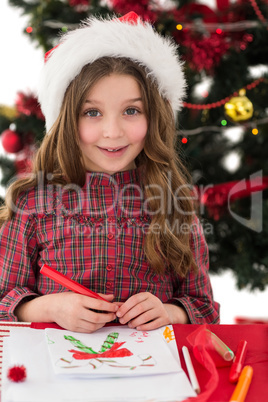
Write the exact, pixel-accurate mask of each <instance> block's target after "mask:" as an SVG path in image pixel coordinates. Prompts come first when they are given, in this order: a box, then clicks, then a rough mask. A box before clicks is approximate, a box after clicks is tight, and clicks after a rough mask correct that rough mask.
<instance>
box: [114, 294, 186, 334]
mask: <svg viewBox="0 0 268 402" xmlns="http://www.w3.org/2000/svg"><path fill="white" fill-rule="evenodd" d="M116 315H117V317H119V322H120V323H121V324H128V326H129V328H135V329H137V330H138V331H139V330H140V331H148V330H152V329H156V328H159V327H162V326H164V325H168V324H179V323H181V324H186V323H187V322H188V316H187V314H186V312H185V310H184V309H183V308H182V307H178V306H175V305H173V304H164V303H162V302H161V300H160V299H159V298H158V297H156V296H154V295H152V294H151V293H149V292H144V293H138V294H136V295H134V296H131V297H130V298H129V299H128V300H127V301H126V302H125V303H124V304H123V305H122V306H121V307H120V308H119V309H118V311H117V313H116Z"/></svg>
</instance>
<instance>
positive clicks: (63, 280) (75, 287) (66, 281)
mask: <svg viewBox="0 0 268 402" xmlns="http://www.w3.org/2000/svg"><path fill="white" fill-rule="evenodd" d="M40 272H41V274H43V275H45V276H47V277H48V278H50V279H53V281H55V282H57V283H59V284H60V285H63V286H65V287H66V288H67V289H69V290H72V291H73V292H75V293H79V294H80V295H84V296H89V297H93V298H94V299H100V300H103V301H106V302H107V300H105V299H104V298H103V297H101V296H100V295H98V293H95V292H92V290H89V289H87V288H86V287H85V286H83V285H80V283H77V282H75V281H73V280H72V279H70V278H67V276H65V275H63V274H62V273H60V272H58V271H56V269H54V268H51V267H49V266H48V265H46V264H44V265H43V266H42V268H41V269H40ZM108 303H109V302H108Z"/></svg>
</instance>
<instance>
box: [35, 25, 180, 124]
mask: <svg viewBox="0 0 268 402" xmlns="http://www.w3.org/2000/svg"><path fill="white" fill-rule="evenodd" d="M177 48H178V46H177V45H176V44H175V42H174V41H173V40H172V39H171V38H167V37H163V36H161V35H160V34H158V33H157V32H156V31H155V30H154V28H153V27H152V26H151V25H150V24H149V23H148V22H143V21H141V20H140V19H138V20H137V22H135V23H133V22H129V21H123V20H121V19H112V18H108V19H97V18H95V17H90V18H88V19H87V20H86V21H84V23H83V24H82V25H81V27H80V28H78V29H75V30H73V31H70V32H68V33H67V34H65V35H64V36H63V37H62V38H61V41H60V44H59V46H57V47H56V48H55V49H54V50H53V51H52V52H51V54H50V55H49V57H48V60H47V62H46V63H45V65H44V67H43V69H42V71H41V77H40V82H39V89H38V98H39V102H40V105H41V109H42V111H43V113H44V116H45V119H46V128H47V131H49V130H50V128H51V127H52V125H53V124H54V123H55V121H56V119H57V117H58V116H59V113H60V108H61V105H62V101H63V98H64V94H65V91H66V89H67V87H68V86H69V84H70V83H71V81H72V80H73V79H74V78H75V77H76V76H77V75H78V74H79V73H80V71H81V70H82V68H83V66H84V65H86V64H90V63H92V62H93V61H95V60H97V59H99V58H101V57H104V56H109V57H127V58H130V59H132V60H134V61H137V62H139V63H141V64H142V65H144V66H145V67H147V70H148V71H149V73H150V72H151V75H150V76H151V77H153V78H154V79H155V80H156V83H157V85H158V89H159V92H160V94H161V96H162V97H164V98H165V99H167V100H169V101H170V103H171V106H172V108H173V110H174V113H175V112H176V111H177V110H179V109H180V108H181V106H182V98H183V96H184V93H185V87H186V84H185V79H184V74H183V72H182V63H181V62H180V60H179V56H178V53H177Z"/></svg>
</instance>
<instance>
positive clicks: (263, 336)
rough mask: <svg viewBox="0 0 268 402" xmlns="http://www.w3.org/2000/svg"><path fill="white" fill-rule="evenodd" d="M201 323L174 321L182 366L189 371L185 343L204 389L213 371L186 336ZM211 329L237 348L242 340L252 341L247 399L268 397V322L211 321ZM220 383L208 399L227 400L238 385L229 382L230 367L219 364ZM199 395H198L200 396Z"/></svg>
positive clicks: (254, 400)
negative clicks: (248, 323)
mask: <svg viewBox="0 0 268 402" xmlns="http://www.w3.org/2000/svg"><path fill="white" fill-rule="evenodd" d="M198 327H199V326H198V325H193V324H189V325H179V324H177V325H174V326H173V328H174V333H175V337H176V342H177V346H178V350H179V354H180V358H181V364H182V368H183V369H184V370H185V371H186V373H187V370H186V367H185V363H184V358H183V355H182V351H181V348H182V346H184V345H185V346H187V347H188V348H189V352H190V355H191V357H192V361H193V366H194V368H195V371H196V375H197V377H198V381H199V383H200V387H201V393H202V389H204V386H205V384H206V382H207V380H208V378H209V377H208V376H209V375H210V374H209V373H208V372H207V370H206V369H205V368H204V367H203V366H202V365H201V364H200V363H199V362H198V361H197V360H196V359H195V357H194V355H193V353H192V346H191V345H190V343H189V342H188V341H187V340H186V338H187V336H188V335H189V334H190V333H192V332H193V331H195V330H196V329H197V328H198ZM208 327H209V329H210V331H211V332H213V333H214V334H216V335H217V336H218V337H219V338H220V339H221V340H222V341H223V342H224V343H225V344H226V345H227V346H229V348H230V349H232V350H233V351H234V353H235V352H236V349H237V345H238V342H239V341H240V340H241V339H245V340H246V341H247V342H248V351H247V355H246V359H245V363H244V364H245V365H250V366H252V368H253V377H252V382H251V385H250V387H249V390H248V394H247V397H246V400H245V402H266V401H268V325H266V324H260V325H209V326H208ZM217 370H218V373H219V383H218V386H217V388H216V390H215V391H214V392H213V394H212V395H211V396H210V397H209V399H207V401H208V402H227V401H229V400H230V398H231V395H232V393H233V391H234V389H235V384H231V383H230V382H229V371H230V367H221V368H218V369H217ZM197 399H198V398H197Z"/></svg>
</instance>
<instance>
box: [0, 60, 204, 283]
mask: <svg viewBox="0 0 268 402" xmlns="http://www.w3.org/2000/svg"><path fill="white" fill-rule="evenodd" d="M112 73H115V74H126V75H128V74H129V75H131V76H132V77H134V78H135V79H136V81H137V82H138V84H139V86H140V89H141V94H142V99H143V103H144V109H145V114H146V117H147V121H148V133H147V136H146V139H145V145H144V149H143V151H142V152H141V154H140V155H139V156H138V158H137V161H136V164H137V166H139V165H142V166H143V169H144V171H145V172H146V175H142V178H141V179H142V183H141V184H142V185H143V187H144V191H145V196H146V199H147V200H148V205H149V210H150V211H151V223H150V227H149V230H148V232H147V234H146V236H145V245H144V247H145V254H146V257H147V259H148V262H149V263H150V264H151V266H152V267H153V269H154V270H155V271H156V272H158V273H162V274H163V273H164V270H165V267H166V266H167V265H168V266H171V267H172V268H173V269H174V270H175V271H176V272H177V273H178V274H179V275H180V276H181V277H184V276H185V275H186V274H187V273H188V271H189V270H190V269H194V270H196V269H197V267H196V263H195V261H194V259H193V255H192V252H191V245H190V238H191V230H190V228H191V225H192V222H193V215H194V206H193V203H192V198H191V191H190V186H189V183H190V177H189V174H188V172H187V170H186V169H185V167H184V165H183V163H182V162H181V160H180V158H178V156H177V152H176V149H175V142H176V130H175V120H174V115H173V111H172V108H171V106H170V104H169V102H168V101H167V100H166V99H163V98H162V97H161V96H160V94H159V91H158V89H157V86H156V84H155V83H154V81H153V78H151V76H150V77H149V76H148V71H146V69H145V68H144V67H143V66H140V65H138V64H137V63H135V62H133V61H131V60H129V59H126V58H111V57H103V58H101V59H98V60H96V61H95V62H94V63H92V64H90V65H86V66H84V67H83V69H82V70H81V72H80V74H79V75H78V76H77V77H76V78H75V79H74V80H73V81H72V82H71V83H70V85H69V87H68V88H67V90H66V93H65V96H64V100H63V104H62V107H61V112H60V115H59V116H58V119H57V121H56V122H55V124H54V126H53V127H52V129H51V130H50V132H49V133H48V134H47V135H45V137H44V140H43V142H42V144H41V146H40V148H39V150H38V151H37V154H36V158H35V161H34V166H33V174H32V175H31V177H24V178H20V179H17V180H16V181H15V182H14V183H13V184H12V185H11V186H10V187H9V189H8V191H7V195H6V203H5V206H3V207H2V208H1V211H0V223H1V224H3V222H4V221H6V220H8V219H11V217H12V215H13V211H12V207H11V206H12V205H14V204H15V203H16V201H17V199H18V196H19V195H20V193H22V192H23V191H25V190H27V189H29V188H31V187H35V186H36V185H37V177H38V172H42V173H43V177H44V179H45V180H46V181H47V182H48V179H47V177H49V174H51V173H52V175H51V177H52V179H51V180H50V181H49V182H50V183H52V184H67V183H75V184H77V185H79V186H83V185H84V183H85V177H86V168H85V166H84V164H83V159H82V153H81V150H80V146H79V133H78V118H79V113H80V112H81V108H82V105H83V103H84V100H85V97H86V95H87V93H88V91H89V90H90V88H91V87H92V86H93V85H94V84H95V83H96V82H97V81H98V80H99V79H101V78H102V77H104V76H107V75H110V74H112ZM156 184H157V187H158V188H161V189H162V190H163V191H162V195H163V197H161V199H160V198H159V193H158V192H157V191H158V190H157V189H156V186H155V185H156ZM178 190H179V200H178ZM160 210H161V212H158V211H160ZM155 225H157V227H158V228H159V230H157V231H155V230H150V228H153V227H155ZM174 227H177V228H179V229H180V228H184V230H178V232H177V233H175V232H174V230H173V229H174ZM185 228H188V230H185Z"/></svg>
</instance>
